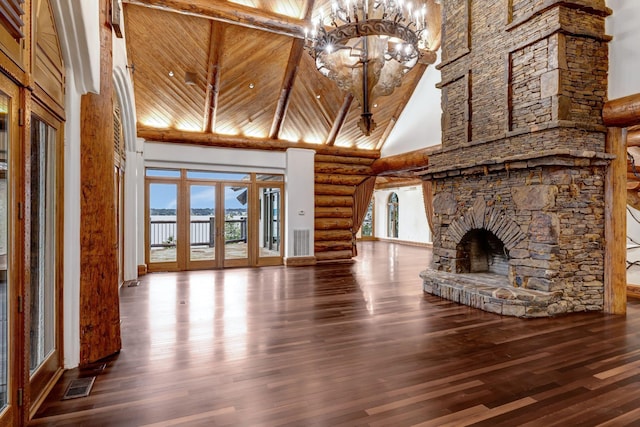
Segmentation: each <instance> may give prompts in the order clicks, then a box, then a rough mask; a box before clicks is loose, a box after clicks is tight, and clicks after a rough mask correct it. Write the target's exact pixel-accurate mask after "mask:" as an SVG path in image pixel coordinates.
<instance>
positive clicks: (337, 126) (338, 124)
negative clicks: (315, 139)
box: [326, 93, 353, 147]
mask: <svg viewBox="0 0 640 427" xmlns="http://www.w3.org/2000/svg"><path fill="white" fill-rule="evenodd" d="M352 103H353V94H352V93H348V94H347V95H346V96H345V97H344V101H343V102H342V106H341V107H340V110H339V111H338V114H337V115H336V119H335V120H334V121H333V126H331V131H329V136H327V142H326V145H327V146H329V147H331V146H333V144H335V143H336V138H338V134H339V133H340V130H341V129H342V126H344V122H345V120H347V114H348V113H349V110H350V109H351V104H352Z"/></svg>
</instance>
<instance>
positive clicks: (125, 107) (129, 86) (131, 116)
mask: <svg viewBox="0 0 640 427" xmlns="http://www.w3.org/2000/svg"><path fill="white" fill-rule="evenodd" d="M123 33H124V29H123ZM112 48H113V49H112V51H113V84H114V88H115V91H116V93H117V95H118V99H119V100H120V115H121V117H122V127H123V136H124V145H125V154H126V163H125V169H124V170H125V174H124V266H123V267H124V280H133V279H135V278H137V277H138V265H141V264H144V252H143V253H142V254H143V255H142V257H139V254H138V251H137V248H138V246H140V245H139V244H138V238H139V233H137V232H131V230H134V231H135V230H136V228H137V224H139V221H138V217H144V199H142V200H143V204H139V202H138V200H139V198H138V181H139V180H141V179H142V180H144V177H143V176H140V175H139V174H138V168H137V165H138V157H140V154H139V152H140V151H141V149H140V148H139V147H138V143H137V136H136V108H135V101H134V92H133V82H132V80H131V75H130V74H129V69H128V68H127V67H128V65H129V60H128V58H127V46H126V43H125V38H118V37H116V36H115V33H114V36H113V39H112ZM140 145H142V144H140ZM143 237H144V235H143Z"/></svg>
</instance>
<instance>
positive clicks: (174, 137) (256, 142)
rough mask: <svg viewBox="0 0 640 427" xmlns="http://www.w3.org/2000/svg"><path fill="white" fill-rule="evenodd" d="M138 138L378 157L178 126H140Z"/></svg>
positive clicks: (375, 153)
mask: <svg viewBox="0 0 640 427" xmlns="http://www.w3.org/2000/svg"><path fill="white" fill-rule="evenodd" d="M138 137H139V138H144V139H146V140H147V141H157V142H173V143H183V144H194V145H203V146H208V147H224V148H242V149H252V150H275V151H286V150H287V149H289V148H306V149H309V150H315V152H316V153H318V154H328V155H336V156H347V157H365V158H369V159H377V158H379V157H380V152H379V151H377V150H363V149H360V148H348V147H328V146H326V145H323V144H309V143H305V142H289V141H282V140H279V139H269V138H265V139H262V138H249V137H246V136H232V135H220V134H215V133H198V132H185V131H179V130H174V129H154V128H148V127H144V126H141V125H138Z"/></svg>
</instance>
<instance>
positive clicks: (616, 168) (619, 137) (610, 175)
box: [604, 128, 627, 314]
mask: <svg viewBox="0 0 640 427" xmlns="http://www.w3.org/2000/svg"><path fill="white" fill-rule="evenodd" d="M624 132H625V131H624V130H623V129H621V128H609V130H608V133H607V143H606V150H607V153H610V154H615V155H616V158H615V159H614V160H612V161H611V164H610V165H609V168H608V169H607V175H606V176H605V224H604V233H605V242H606V246H605V250H604V311H605V312H606V313H611V314H625V313H626V311H627V270H626V262H625V260H626V258H627V248H626V230H627V210H626V204H627V185H626V182H627V156H626V154H627V150H626V146H625V135H624Z"/></svg>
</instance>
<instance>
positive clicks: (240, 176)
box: [187, 171, 251, 181]
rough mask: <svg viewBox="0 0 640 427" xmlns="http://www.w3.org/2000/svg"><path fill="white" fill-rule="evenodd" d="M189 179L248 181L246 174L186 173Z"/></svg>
mask: <svg viewBox="0 0 640 427" xmlns="http://www.w3.org/2000/svg"><path fill="white" fill-rule="evenodd" d="M187 178H189V179H215V180H218V181H249V180H250V179H251V176H250V175H249V174H248V173H234V172H207V171H187Z"/></svg>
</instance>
